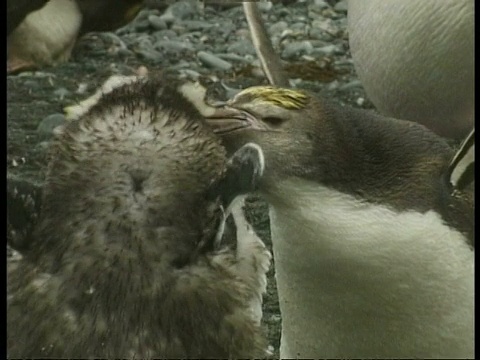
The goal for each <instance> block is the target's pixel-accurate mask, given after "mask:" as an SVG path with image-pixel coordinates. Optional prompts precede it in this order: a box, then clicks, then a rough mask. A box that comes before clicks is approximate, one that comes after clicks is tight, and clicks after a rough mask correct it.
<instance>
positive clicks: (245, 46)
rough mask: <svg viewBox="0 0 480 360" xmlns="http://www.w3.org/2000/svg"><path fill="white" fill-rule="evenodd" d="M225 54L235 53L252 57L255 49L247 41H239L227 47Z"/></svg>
mask: <svg viewBox="0 0 480 360" xmlns="http://www.w3.org/2000/svg"><path fill="white" fill-rule="evenodd" d="M227 52H229V53H235V54H238V55H247V54H250V55H254V54H255V48H254V47H253V44H252V42H251V41H250V40H249V39H240V40H238V41H236V42H234V43H233V44H230V45H228V47H227Z"/></svg>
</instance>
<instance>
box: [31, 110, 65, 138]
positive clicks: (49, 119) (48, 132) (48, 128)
mask: <svg viewBox="0 0 480 360" xmlns="http://www.w3.org/2000/svg"><path fill="white" fill-rule="evenodd" d="M66 122H67V121H66V119H65V116H64V115H63V114H51V115H48V116H46V117H44V118H43V119H42V121H40V124H38V126H37V134H38V138H39V140H43V141H45V140H48V139H50V138H51V137H52V135H53V129H55V128H56V127H57V126H60V125H63V124H65V123H66Z"/></svg>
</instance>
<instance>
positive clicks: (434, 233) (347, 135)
mask: <svg viewBox="0 0 480 360" xmlns="http://www.w3.org/2000/svg"><path fill="white" fill-rule="evenodd" d="M208 122H209V123H210V125H211V126H212V127H214V128H215V131H216V133H217V134H219V135H220V136H221V137H222V139H223V143H224V144H225V146H226V147H227V149H228V150H229V151H234V150H235V149H238V148H239V147H241V146H242V145H243V144H245V143H247V142H254V143H256V144H258V145H259V146H260V147H261V148H262V150H263V151H264V156H265V164H266V165H265V173H264V175H263V177H262V178H261V180H260V182H259V191H260V192H261V194H263V195H264V197H265V198H266V200H267V201H268V202H269V203H270V220H271V231H272V240H273V252H274V257H275V270H276V279H277V286H278V294H279V301H280V309H281V313H282V326H283V329H282V340H281V348H280V356H281V358H295V357H298V358H319V357H320V358H352V357H354V358H358V357H365V358H471V357H473V354H474V252H473V226H474V215H473V214H474V202H473V187H471V186H470V187H467V188H465V189H464V190H463V191H457V190H458V189H457V190H456V189H454V187H453V186H452V184H451V179H452V178H451V176H450V175H449V164H450V162H451V160H452V158H455V157H454V151H453V150H452V149H451V148H450V147H449V145H448V144H447V142H446V141H445V140H444V139H442V138H440V137H439V136H438V135H435V134H434V133H432V132H430V131H429V130H428V129H426V128H425V127H423V126H421V125H419V124H417V123H414V122H408V121H402V120H396V119H392V118H386V117H383V116H381V115H378V114H375V113H373V112H367V111H361V110H357V109H352V108H348V107H340V106H338V105H334V104H331V103H329V102H328V101H324V100H322V99H319V98H315V97H314V96H312V95H310V94H309V93H306V92H301V91H294V90H289V89H281V88H274V87H252V88H248V89H246V90H244V91H243V92H241V93H239V94H238V95H236V96H235V97H234V98H233V99H231V100H230V101H229V102H227V104H226V105H225V106H223V107H220V108H218V109H217V113H216V114H215V115H212V116H211V117H210V118H209V119H208Z"/></svg>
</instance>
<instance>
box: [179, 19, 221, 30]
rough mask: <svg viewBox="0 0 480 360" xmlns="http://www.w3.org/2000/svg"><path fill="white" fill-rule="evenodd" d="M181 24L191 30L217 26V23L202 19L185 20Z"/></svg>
mask: <svg viewBox="0 0 480 360" xmlns="http://www.w3.org/2000/svg"><path fill="white" fill-rule="evenodd" d="M180 24H181V25H182V26H184V27H185V28H186V29H187V30H189V31H196V30H205V29H210V28H212V27H214V26H216V25H215V24H210V23H208V22H205V21H201V20H183V21H181V22H180Z"/></svg>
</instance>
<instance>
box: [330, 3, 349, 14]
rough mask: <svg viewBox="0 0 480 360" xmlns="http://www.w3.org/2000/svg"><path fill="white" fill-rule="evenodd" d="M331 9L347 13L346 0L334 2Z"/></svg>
mask: <svg viewBox="0 0 480 360" xmlns="http://www.w3.org/2000/svg"><path fill="white" fill-rule="evenodd" d="M333 10H335V11H338V12H343V13H347V10H348V5H347V1H346V0H341V1H339V2H337V3H336V4H335V6H334V7H333Z"/></svg>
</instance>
